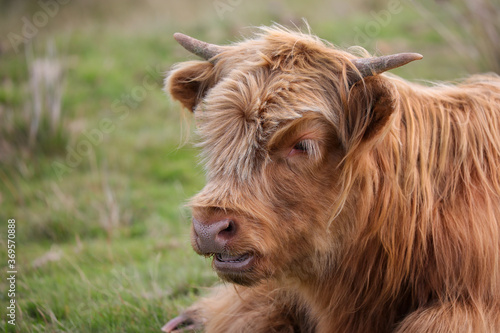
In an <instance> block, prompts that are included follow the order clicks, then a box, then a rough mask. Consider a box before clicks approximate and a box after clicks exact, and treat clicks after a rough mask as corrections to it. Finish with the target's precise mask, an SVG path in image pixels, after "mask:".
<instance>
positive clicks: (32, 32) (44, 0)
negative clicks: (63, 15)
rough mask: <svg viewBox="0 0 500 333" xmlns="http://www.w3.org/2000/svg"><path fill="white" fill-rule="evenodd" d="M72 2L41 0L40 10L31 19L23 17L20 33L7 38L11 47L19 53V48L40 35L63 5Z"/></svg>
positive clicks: (8, 35)
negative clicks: (41, 30)
mask: <svg viewBox="0 0 500 333" xmlns="http://www.w3.org/2000/svg"><path fill="white" fill-rule="evenodd" d="M70 1H71V0H39V1H38V2H37V3H38V6H39V7H40V10H38V11H36V12H35V13H34V14H33V15H32V16H31V17H27V16H23V17H22V18H21V22H22V23H23V26H22V28H21V31H20V32H19V33H15V32H12V31H11V32H9V33H8V34H7V38H8V40H9V42H10V45H11V46H12V48H13V49H14V51H15V52H16V53H18V52H19V46H20V45H21V44H26V43H28V42H29V41H31V40H32V39H33V38H35V37H36V35H38V32H39V31H40V29H42V28H43V27H45V26H46V25H47V24H48V23H49V21H50V19H51V18H53V17H54V16H56V15H57V13H59V9H60V7H61V6H62V5H66V4H68V3H69V2H70Z"/></svg>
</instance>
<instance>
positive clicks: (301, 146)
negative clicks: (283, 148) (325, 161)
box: [293, 140, 307, 153]
mask: <svg viewBox="0 0 500 333" xmlns="http://www.w3.org/2000/svg"><path fill="white" fill-rule="evenodd" d="M293 149H294V150H297V151H298V152H304V153H307V143H306V141H305V140H304V141H299V142H297V143H296V144H295V146H293Z"/></svg>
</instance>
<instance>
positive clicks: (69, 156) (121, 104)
mask: <svg viewBox="0 0 500 333" xmlns="http://www.w3.org/2000/svg"><path fill="white" fill-rule="evenodd" d="M146 72H147V74H146V75H145V76H144V77H143V79H142V82H141V84H140V85H137V86H135V87H133V88H132V89H130V90H129V91H128V92H127V93H124V94H122V95H121V96H120V98H117V99H115V100H114V101H113V102H112V103H111V113H112V114H111V116H110V117H105V118H102V119H101V120H100V121H99V123H98V124H97V126H96V127H94V128H92V129H90V130H85V131H83V132H82V135H83V138H80V139H79V140H78V141H77V142H76V144H75V145H73V146H69V145H68V146H67V147H66V157H65V159H64V163H62V162H58V161H54V162H52V170H53V171H54V173H55V174H56V176H57V179H58V180H59V181H60V180H61V179H62V178H63V176H64V175H65V174H68V173H70V172H71V171H72V170H74V169H75V168H77V167H78V166H79V165H80V164H81V163H82V162H83V161H84V159H85V158H88V157H89V156H91V154H92V153H93V152H94V148H95V147H97V146H99V145H100V144H102V143H103V141H104V138H105V136H106V135H108V134H110V133H112V132H113V131H114V130H116V128H117V125H118V124H119V122H121V121H123V120H124V119H126V118H127V117H128V116H129V114H130V111H131V110H135V109H137V108H138V107H139V106H140V104H141V103H142V102H143V101H144V100H145V99H146V97H147V95H148V93H149V92H150V91H152V90H155V89H158V87H159V85H158V84H157V83H156V81H155V77H156V76H157V75H158V74H160V73H161V72H162V70H161V69H160V68H158V67H157V68H153V67H148V68H146Z"/></svg>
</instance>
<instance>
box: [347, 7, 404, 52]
mask: <svg viewBox="0 0 500 333" xmlns="http://www.w3.org/2000/svg"><path fill="white" fill-rule="evenodd" d="M402 10H403V5H402V4H401V1H400V0H391V1H389V2H388V4H387V9H382V10H379V11H378V12H375V11H371V12H370V15H371V16H372V17H373V20H371V21H368V22H366V24H365V25H364V26H363V29H360V28H359V27H355V28H354V31H355V32H356V35H355V36H354V43H356V44H357V45H362V44H365V45H366V44H367V43H368V42H369V41H370V40H371V39H373V38H374V37H376V36H377V35H378V34H379V33H380V31H381V30H382V28H383V27H386V26H388V25H389V24H390V23H391V20H392V16H393V15H396V14H399V13H401V11H402Z"/></svg>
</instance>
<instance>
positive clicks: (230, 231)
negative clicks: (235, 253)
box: [217, 220, 236, 240]
mask: <svg viewBox="0 0 500 333" xmlns="http://www.w3.org/2000/svg"><path fill="white" fill-rule="evenodd" d="M235 233H236V223H234V221H233V220H230V221H229V223H228V225H227V227H226V228H224V229H222V230H221V231H220V232H219V234H218V235H217V236H219V237H222V238H223V239H226V240H227V239H228V238H231V237H233V235H234V234H235Z"/></svg>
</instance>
